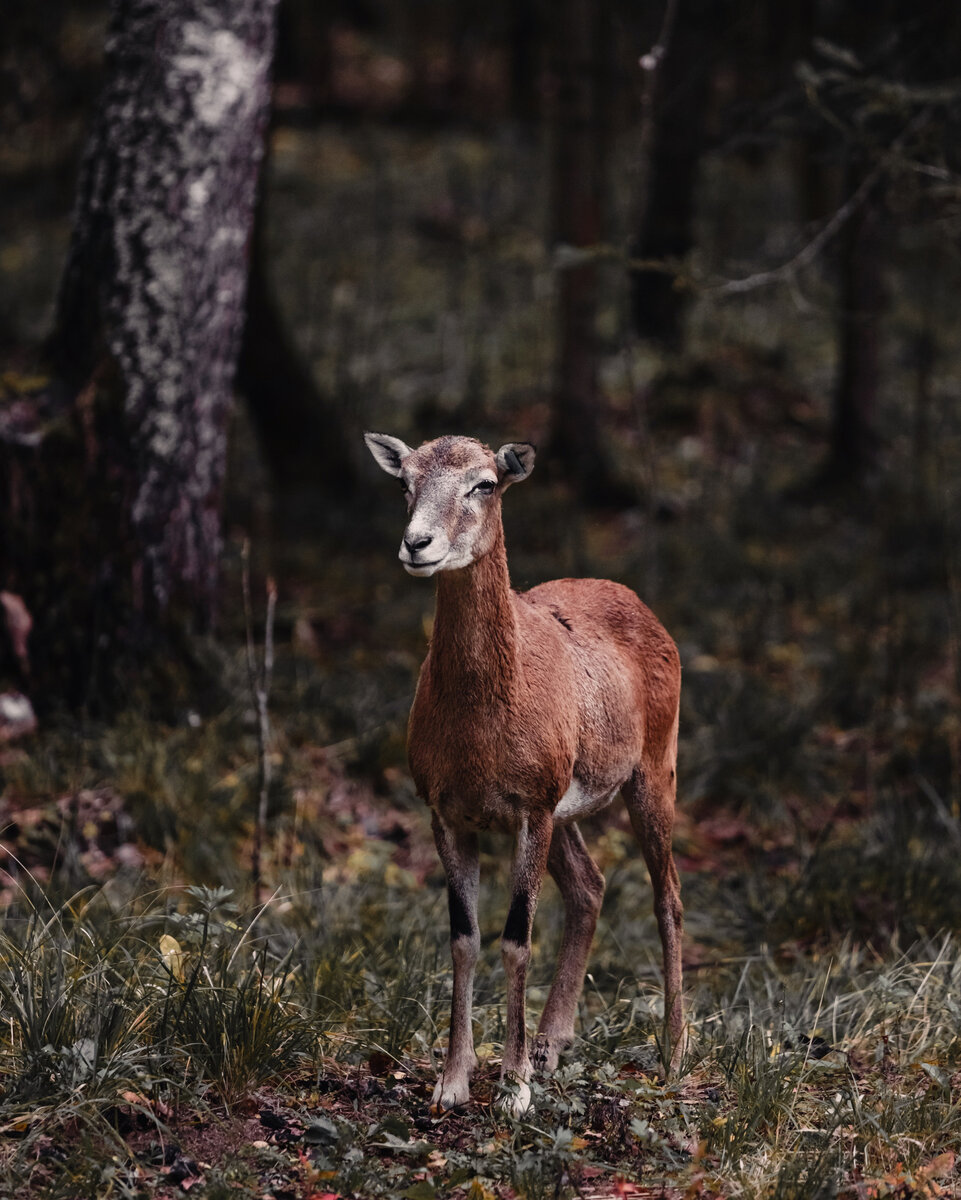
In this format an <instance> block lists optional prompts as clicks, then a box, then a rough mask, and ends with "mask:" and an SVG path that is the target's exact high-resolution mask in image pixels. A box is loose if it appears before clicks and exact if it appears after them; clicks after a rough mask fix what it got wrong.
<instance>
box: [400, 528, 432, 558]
mask: <svg viewBox="0 0 961 1200" xmlns="http://www.w3.org/2000/svg"><path fill="white" fill-rule="evenodd" d="M433 540H434V539H433V538H432V537H431V535H430V534H429V533H423V534H416V533H415V534H414V536H413V537H408V536H407V535H406V534H405V535H404V545H405V546H406V547H407V549H408V550H409V551H410V553H411V554H416V553H417V552H418V550H426V549H427V547H428V546H429V545H430V544H431V542H432V541H433Z"/></svg>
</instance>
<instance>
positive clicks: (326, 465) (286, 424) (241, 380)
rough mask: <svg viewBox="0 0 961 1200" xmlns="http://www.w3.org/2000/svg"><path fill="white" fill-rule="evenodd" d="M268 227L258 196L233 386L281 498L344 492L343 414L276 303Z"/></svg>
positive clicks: (350, 469)
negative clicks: (320, 382)
mask: <svg viewBox="0 0 961 1200" xmlns="http://www.w3.org/2000/svg"><path fill="white" fill-rule="evenodd" d="M265 226H266V211H265V207H264V200H263V197H261V201H260V203H259V204H258V206H257V214H256V216H255V218H254V232H253V238H252V249H251V261H250V279H249V283H248V286H247V316H246V321H245V324H244V334H243V340H242V342H241V347H240V358H239V362H238V367H237V390H238V391H239V392H241V393H242V395H243V397H244V399H245V400H246V402H247V411H248V413H249V415H250V420H251V423H252V424H253V426H254V429H255V430H256V433H257V441H258V442H259V444H260V448H261V450H262V451H263V455H264V459H265V460H266V462H267V465H268V467H269V469H270V473H271V476H272V477H273V481H274V483H275V484H276V488H277V491H278V493H279V494H280V495H281V498H283V494H285V493H289V492H298V491H301V490H303V489H308V490H310V491H312V492H315V493H317V494H326V495H329V496H330V497H331V499H333V500H337V499H342V498H343V497H344V496H345V495H348V496H349V495H350V493H351V491H352V489H353V486H354V484H355V483H356V471H355V469H354V459H353V456H352V455H351V453H350V450H349V447H348V445H347V435H346V432H345V429H344V419H343V415H342V414H341V413H340V412H339V411H338V410H337V409H336V407H335V405H334V403H333V402H332V401H331V400H330V399H329V398H328V397H327V396H325V395H324V394H323V393H322V392H321V391H320V389H319V388H318V386H317V384H316V382H315V380H314V377H313V374H312V372H311V370H310V366H309V364H308V363H307V361H306V360H305V359H304V356H303V355H302V354H301V352H300V350H299V349H298V348H297V346H296V345H295V344H294V340H293V338H292V337H291V335H290V333H289V332H288V330H287V327H286V325H285V324H284V321H283V319H282V317H281V314H280V311H279V310H278V308H277V301H276V300H275V298H274V294H273V289H272V287H271V283H270V279H269V278H268V274H267V262H268V255H267V245H266V241H267V239H266V228H265Z"/></svg>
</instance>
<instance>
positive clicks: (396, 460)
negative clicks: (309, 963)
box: [364, 433, 413, 475]
mask: <svg viewBox="0 0 961 1200" xmlns="http://www.w3.org/2000/svg"><path fill="white" fill-rule="evenodd" d="M364 441H365V442H366V443H367V449H368V450H369V451H370V452H371V454H372V455H373V456H374V462H376V463H377V465H378V467H380V469H381V470H382V471H386V472H387V474H388V475H400V467H401V463H402V462H403V461H404V459H405V458H406V457H407V455H408V454H413V450H411V448H410V446H408V445H407V443H406V442H402V441H401V440H400V438H395V437H391V436H390V434H388V433H365V434H364Z"/></svg>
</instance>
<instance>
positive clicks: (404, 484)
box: [400, 479, 410, 496]
mask: <svg viewBox="0 0 961 1200" xmlns="http://www.w3.org/2000/svg"><path fill="white" fill-rule="evenodd" d="M400 490H401V491H402V492H403V493H404V495H405V496H406V495H407V494H408V492H409V491H410V485H409V484H408V482H407V480H406V479H402V480H401V481H400Z"/></svg>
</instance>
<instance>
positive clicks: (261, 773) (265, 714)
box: [241, 538, 277, 902]
mask: <svg viewBox="0 0 961 1200" xmlns="http://www.w3.org/2000/svg"><path fill="white" fill-rule="evenodd" d="M241 563H242V572H241V580H242V588H243V596H244V625H245V627H246V632H247V678H248V680H249V683H250V692H251V695H252V696H253V699H254V710H255V713H256V717H257V764H258V772H257V774H258V778H257V821H256V824H255V826H254V844H253V849H252V850H251V854H250V875H251V882H252V884H253V889H254V901H255V902H259V900H260V887H261V882H262V873H263V868H262V861H263V849H264V842H265V840H266V834H267V802H268V799H269V797H270V783H271V778H272V770H271V763H270V754H269V748H270V713H269V711H268V708H267V701H268V699H269V698H270V682H271V677H272V675H273V671H274V614H275V612H276V609H277V585H276V584H275V583H274V581H273V579H272V578H270V577H268V579H267V616H266V621H265V628H264V653H263V658H262V660H261V663H260V668H259V670H258V665H257V654H256V647H255V645H254V627H253V606H252V604H251V600H250V541H249V539H247V538H245V539H244V546H243V550H242V552H241Z"/></svg>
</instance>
